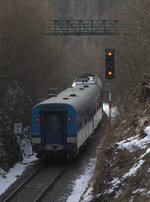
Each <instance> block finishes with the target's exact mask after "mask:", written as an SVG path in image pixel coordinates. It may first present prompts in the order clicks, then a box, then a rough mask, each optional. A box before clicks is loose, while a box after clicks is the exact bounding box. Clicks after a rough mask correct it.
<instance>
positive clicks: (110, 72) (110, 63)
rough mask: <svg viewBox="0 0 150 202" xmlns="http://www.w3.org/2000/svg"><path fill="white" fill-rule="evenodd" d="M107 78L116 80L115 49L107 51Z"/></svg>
mask: <svg viewBox="0 0 150 202" xmlns="http://www.w3.org/2000/svg"><path fill="white" fill-rule="evenodd" d="M105 76H106V79H114V78H115V49H108V48H107V49H106V50H105Z"/></svg>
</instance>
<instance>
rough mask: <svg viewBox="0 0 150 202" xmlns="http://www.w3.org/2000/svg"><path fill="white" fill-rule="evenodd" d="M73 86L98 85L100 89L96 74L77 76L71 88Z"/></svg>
mask: <svg viewBox="0 0 150 202" xmlns="http://www.w3.org/2000/svg"><path fill="white" fill-rule="evenodd" d="M75 85H98V86H99V87H100V88H102V82H101V80H100V79H99V78H98V76H97V75H96V74H92V73H84V74H80V75H78V77H77V78H76V79H75V81H74V82H73V84H72V86H75Z"/></svg>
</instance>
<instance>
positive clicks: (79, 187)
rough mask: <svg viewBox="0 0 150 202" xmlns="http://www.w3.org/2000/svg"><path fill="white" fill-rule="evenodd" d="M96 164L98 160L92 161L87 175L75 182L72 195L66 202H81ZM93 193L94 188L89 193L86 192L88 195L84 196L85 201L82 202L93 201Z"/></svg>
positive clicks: (87, 169) (86, 172) (89, 189)
mask: <svg viewBox="0 0 150 202" xmlns="http://www.w3.org/2000/svg"><path fill="white" fill-rule="evenodd" d="M95 164H96V158H93V159H90V161H89V164H88V167H87V168H86V171H85V173H84V174H83V175H81V176H80V177H79V178H78V179H77V180H75V182H74V188H73V191H72V194H71V195H70V196H69V197H68V199H67V201H66V202H70V201H71V202H77V201H80V197H81V196H82V195H84V190H86V188H87V185H88V183H89V181H90V179H91V177H92V175H93V172H94V168H95ZM91 191H92V187H90V188H88V192H86V194H85V195H84V199H83V200H82V202H83V201H84V202H88V201H91V199H92V195H91Z"/></svg>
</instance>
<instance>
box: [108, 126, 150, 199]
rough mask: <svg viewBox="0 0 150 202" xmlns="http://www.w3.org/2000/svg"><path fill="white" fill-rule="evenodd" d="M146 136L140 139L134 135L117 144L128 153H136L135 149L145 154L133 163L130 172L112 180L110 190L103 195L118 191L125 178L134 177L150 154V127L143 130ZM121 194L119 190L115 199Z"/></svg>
mask: <svg viewBox="0 0 150 202" xmlns="http://www.w3.org/2000/svg"><path fill="white" fill-rule="evenodd" d="M144 132H145V134H146V136H145V137H144V138H142V139H140V137H139V136H140V135H139V134H138V135H135V136H134V137H131V138H128V139H127V140H123V141H121V142H119V143H117V145H118V148H120V149H127V150H128V151H130V152H133V151H136V149H137V148H138V149H141V150H142V149H146V148H147V149H146V152H145V153H144V154H142V155H141V156H140V157H139V159H138V161H137V163H135V164H134V165H133V166H132V168H130V170H129V171H128V172H127V173H126V174H124V175H123V176H122V177H121V178H120V179H119V178H114V179H113V180H112V181H111V182H110V183H109V184H111V188H110V189H108V190H106V191H105V194H110V193H112V192H113V191H114V190H115V189H118V188H119V187H120V186H121V185H123V183H124V181H125V179H126V178H128V177H130V176H135V175H136V173H137V171H138V169H139V168H140V167H141V166H142V165H143V164H144V162H145V160H144V159H143V158H144V157H145V156H146V155H147V154H148V153H150V148H148V147H147V146H148V144H149V143H150V126H147V127H146V128H145V129H144ZM120 194H121V190H120V189H119V191H118V192H117V193H116V197H118V196H119V195H120Z"/></svg>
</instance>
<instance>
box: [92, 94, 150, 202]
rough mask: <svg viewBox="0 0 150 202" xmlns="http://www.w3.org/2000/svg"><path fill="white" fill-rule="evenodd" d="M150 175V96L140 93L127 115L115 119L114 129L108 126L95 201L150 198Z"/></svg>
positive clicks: (95, 184)
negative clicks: (144, 97) (142, 96)
mask: <svg viewBox="0 0 150 202" xmlns="http://www.w3.org/2000/svg"><path fill="white" fill-rule="evenodd" d="M149 96H150V94H149ZM116 123H117V124H116ZM149 177H150V97H149V98H147V99H141V97H140V98H139V97H138V98H136V99H135V102H134V105H132V107H131V106H130V112H128V113H127V114H126V116H125V117H124V119H122V120H120V121H118V120H117V121H116V122H114V124H113V128H112V130H109V129H106V136H105V137H104V139H103V142H102V145H101V148H100V151H99V154H98V161H97V166H96V170H95V177H94V196H95V197H94V200H93V201H114V202H119V201H140V202H142V201H150V180H149Z"/></svg>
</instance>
